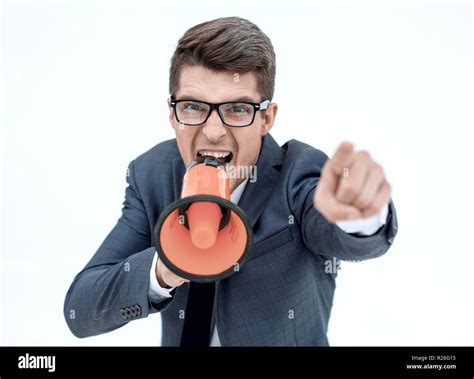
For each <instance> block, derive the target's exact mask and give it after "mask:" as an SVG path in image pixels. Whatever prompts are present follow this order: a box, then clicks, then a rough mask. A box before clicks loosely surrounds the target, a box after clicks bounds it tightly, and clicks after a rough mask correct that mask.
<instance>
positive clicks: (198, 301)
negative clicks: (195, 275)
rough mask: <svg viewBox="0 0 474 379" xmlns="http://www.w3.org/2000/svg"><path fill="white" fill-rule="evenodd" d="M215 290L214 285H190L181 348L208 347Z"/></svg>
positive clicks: (194, 283)
mask: <svg viewBox="0 0 474 379" xmlns="http://www.w3.org/2000/svg"><path fill="white" fill-rule="evenodd" d="M215 288H216V284H215V283H196V282H191V283H190V286H189V294H188V302H187V304H186V311H185V313H184V326H183V334H182V336H181V346H199V347H205V346H209V342H210V337H211V324H212V311H213V308H214V294H215Z"/></svg>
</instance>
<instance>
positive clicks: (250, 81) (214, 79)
mask: <svg viewBox="0 0 474 379" xmlns="http://www.w3.org/2000/svg"><path fill="white" fill-rule="evenodd" d="M179 83H180V85H179V89H178V90H177V92H176V94H175V96H176V100H179V99H194V100H201V101H205V102H209V103H224V102H231V101H243V100H244V99H245V100H246V101H249V102H252V103H261V102H262V101H264V100H268V99H262V96H261V95H260V94H259V93H258V92H257V79H256V76H255V74H254V73H246V74H239V75H238V76H237V75H236V74H234V73H232V72H227V71H226V72H217V71H212V70H209V69H206V68H203V67H201V66H185V67H183V69H182V70H181V76H180V80H179ZM168 106H169V120H170V123H171V126H172V127H173V128H174V130H175V133H176V141H177V143H178V148H179V152H180V154H181V157H182V159H183V161H184V163H185V164H186V165H188V164H189V163H190V162H192V161H193V160H194V159H196V157H197V156H198V154H202V153H203V152H206V153H212V155H215V156H219V155H223V154H224V153H227V152H230V153H232V160H231V161H230V162H229V164H230V165H233V166H252V165H254V164H255V163H256V162H257V158H258V155H259V152H260V146H261V137H262V136H264V135H265V134H267V133H268V132H269V130H270V129H271V127H272V126H273V122H274V119H275V115H276V112H277V105H276V104H275V103H272V104H270V105H269V107H268V109H267V110H266V111H257V112H256V114H255V119H254V121H253V123H252V124H251V125H249V126H247V127H237V128H236V127H229V126H227V125H225V124H224V123H223V122H222V120H221V119H220V117H219V115H218V114H217V111H213V112H212V113H211V115H210V116H209V118H208V119H207V121H206V122H205V123H204V124H202V125H199V126H183V125H181V124H180V123H179V122H178V121H177V120H176V117H175V115H174V111H173V108H172V107H171V105H170V104H169V103H168ZM202 155H204V154H202ZM243 179H244V178H233V177H231V178H230V190H231V191H233V190H234V189H235V188H236V187H237V186H238V184H239V183H240V182H241V181H242V180H243Z"/></svg>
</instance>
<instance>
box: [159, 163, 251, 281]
mask: <svg viewBox="0 0 474 379" xmlns="http://www.w3.org/2000/svg"><path fill="white" fill-rule="evenodd" d="M153 234H154V238H155V247H156V250H157V252H158V256H159V257H160V259H161V260H162V262H163V263H164V264H165V265H166V266H167V267H168V268H169V269H170V270H171V271H173V272H174V273H175V274H176V275H179V276H181V277H183V278H185V279H189V280H191V281H195V282H213V281H216V280H221V279H223V278H226V277H228V276H230V275H232V274H233V273H235V272H236V271H239V270H240V268H241V267H242V264H243V263H244V261H245V260H246V258H247V255H248V253H249V251H250V246H251V240H252V231H251V229H250V227H249V224H248V222H247V220H246V216H245V214H244V212H243V211H242V209H240V208H239V207H238V206H237V205H235V204H233V203H232V202H231V201H230V190H229V177H228V175H227V173H226V172H225V170H224V167H223V165H222V164H221V162H220V161H219V160H218V159H217V158H215V157H212V156H199V157H198V158H197V159H196V160H194V161H193V162H191V163H190V164H189V165H188V167H187V169H186V174H185V175H184V178H183V188H182V191H181V198H180V199H179V200H178V201H175V202H174V203H172V204H170V205H169V206H168V207H167V208H166V209H165V210H164V211H163V212H162V213H161V215H160V217H159V218H158V221H157V222H156V224H155V228H154V233H153Z"/></svg>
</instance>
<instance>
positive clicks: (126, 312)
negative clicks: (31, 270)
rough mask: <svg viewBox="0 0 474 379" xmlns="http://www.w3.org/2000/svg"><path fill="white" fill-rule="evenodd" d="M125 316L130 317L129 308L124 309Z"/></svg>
mask: <svg viewBox="0 0 474 379" xmlns="http://www.w3.org/2000/svg"><path fill="white" fill-rule="evenodd" d="M125 314H126V315H127V318H130V317H132V314H131V313H130V308H129V307H127V308H125Z"/></svg>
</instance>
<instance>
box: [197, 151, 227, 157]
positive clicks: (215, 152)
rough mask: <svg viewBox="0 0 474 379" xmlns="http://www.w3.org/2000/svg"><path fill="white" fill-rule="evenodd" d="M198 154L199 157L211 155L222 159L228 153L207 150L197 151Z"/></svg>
mask: <svg viewBox="0 0 474 379" xmlns="http://www.w3.org/2000/svg"><path fill="white" fill-rule="evenodd" d="M199 154H201V155H212V156H213V157H216V158H224V157H226V156H228V155H229V154H230V151H208V150H202V151H199Z"/></svg>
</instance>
